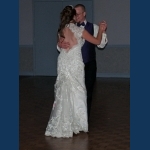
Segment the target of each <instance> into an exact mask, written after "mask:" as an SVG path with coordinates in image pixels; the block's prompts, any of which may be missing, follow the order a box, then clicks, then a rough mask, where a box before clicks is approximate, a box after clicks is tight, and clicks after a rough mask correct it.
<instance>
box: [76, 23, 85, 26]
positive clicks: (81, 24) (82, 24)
mask: <svg viewBox="0 0 150 150" xmlns="http://www.w3.org/2000/svg"><path fill="white" fill-rule="evenodd" d="M77 26H78V27H80V26H85V23H84V22H82V23H77Z"/></svg>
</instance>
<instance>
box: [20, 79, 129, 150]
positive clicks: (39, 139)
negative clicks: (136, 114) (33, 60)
mask: <svg viewBox="0 0 150 150" xmlns="http://www.w3.org/2000/svg"><path fill="white" fill-rule="evenodd" d="M55 79H56V78H55V77H20V92H19V93H20V117H19V122H20V150H129V149H130V79H129V78H97V81H96V85H95V91H94V95H93V103H92V110H91V118H90V124H89V132H88V133H83V132H81V133H80V134H78V135H74V137H73V138H69V139H65V138H59V139H58V138H52V137H45V136H44V132H45V128H46V126H47V122H48V119H49V116H50V112H51V108H52V104H53V100H54V83H55Z"/></svg>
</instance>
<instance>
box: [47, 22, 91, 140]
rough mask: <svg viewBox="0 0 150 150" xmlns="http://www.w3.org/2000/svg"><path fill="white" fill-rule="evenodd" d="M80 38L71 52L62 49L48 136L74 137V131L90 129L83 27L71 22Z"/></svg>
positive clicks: (76, 36) (70, 25)
mask: <svg viewBox="0 0 150 150" xmlns="http://www.w3.org/2000/svg"><path fill="white" fill-rule="evenodd" d="M67 27H68V28H69V29H70V30H71V31H72V32H73V33H74V36H75V38H76V39H77V44H76V45H74V46H73V47H72V48H71V49H70V50H69V51H68V52H66V51H65V50H63V49H61V52H60V54H59V56H58V64H57V72H58V76H57V79H56V83H55V100H54V103H53V108H52V112H51V115H50V119H49V121H48V125H47V127H46V131H45V136H52V137H57V138H59V137H66V138H69V137H72V136H73V133H75V134H77V133H79V132H80V131H84V132H88V123H87V103H86V87H85V83H84V63H83V60H82V54H81V47H82V45H83V44H84V39H82V38H81V36H82V32H83V28H81V27H77V26H76V25H75V24H73V23H70V24H69V25H68V26H67Z"/></svg>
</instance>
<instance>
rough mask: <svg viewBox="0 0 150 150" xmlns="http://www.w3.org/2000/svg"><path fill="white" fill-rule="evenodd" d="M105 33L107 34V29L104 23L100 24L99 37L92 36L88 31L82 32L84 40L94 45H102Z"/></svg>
mask: <svg viewBox="0 0 150 150" xmlns="http://www.w3.org/2000/svg"><path fill="white" fill-rule="evenodd" d="M103 32H105V27H104V26H103V24H102V23H100V24H99V31H98V34H97V37H94V36H92V35H91V34H90V33H89V32H88V31H86V30H83V32H82V38H84V39H85V40H87V41H88V42H90V43H93V44H95V45H99V44H100V43H101V40H102V34H103Z"/></svg>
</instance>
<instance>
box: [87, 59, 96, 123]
mask: <svg viewBox="0 0 150 150" xmlns="http://www.w3.org/2000/svg"><path fill="white" fill-rule="evenodd" d="M96 72H97V64H96V60H94V61H90V62H88V63H85V86H86V90H87V113H88V121H89V118H90V111H91V104H92V94H93V89H94V83H95V80H96Z"/></svg>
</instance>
